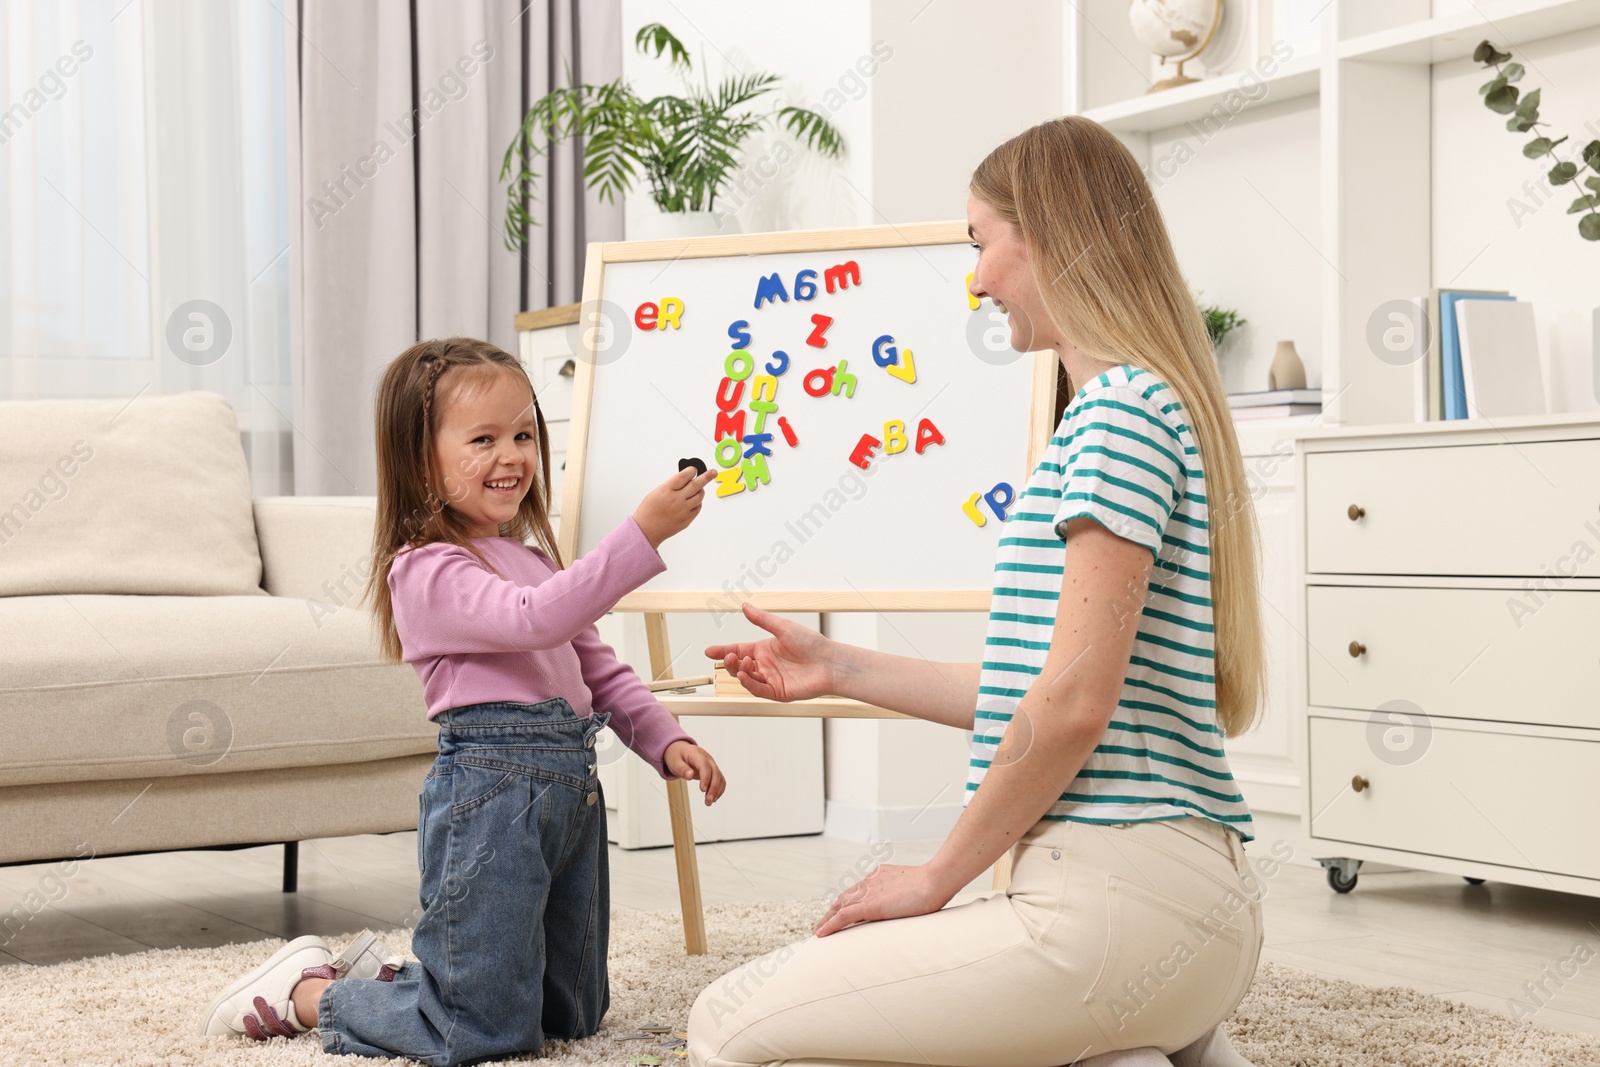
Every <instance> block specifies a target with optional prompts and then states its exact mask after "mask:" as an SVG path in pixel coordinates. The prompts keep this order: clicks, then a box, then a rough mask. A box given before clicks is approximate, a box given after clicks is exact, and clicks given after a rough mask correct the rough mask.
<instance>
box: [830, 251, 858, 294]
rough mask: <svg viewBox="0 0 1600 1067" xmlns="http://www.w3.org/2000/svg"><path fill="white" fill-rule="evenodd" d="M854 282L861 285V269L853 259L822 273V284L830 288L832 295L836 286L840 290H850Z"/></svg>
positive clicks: (837, 264)
mask: <svg viewBox="0 0 1600 1067" xmlns="http://www.w3.org/2000/svg"><path fill="white" fill-rule="evenodd" d="M852 282H854V283H855V284H856V285H860V284H861V268H860V266H858V265H857V264H856V261H855V260H853V259H851V260H846V261H845V262H843V263H836V264H834V265H833V266H831V267H829V268H828V269H827V270H825V271H823V272H822V284H824V285H826V286H827V287H828V292H830V293H831V292H833V287H834V286H835V285H838V287H839V288H840V289H848V288H850V285H851V283H852Z"/></svg>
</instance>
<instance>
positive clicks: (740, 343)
mask: <svg viewBox="0 0 1600 1067" xmlns="http://www.w3.org/2000/svg"><path fill="white" fill-rule="evenodd" d="M749 325H750V324H749V323H748V322H746V321H745V320H744V319H740V320H739V321H738V322H736V323H734V324H733V325H732V326H729V327H728V338H729V339H730V340H731V341H733V347H734V348H749V347H750V330H749V329H748V327H749Z"/></svg>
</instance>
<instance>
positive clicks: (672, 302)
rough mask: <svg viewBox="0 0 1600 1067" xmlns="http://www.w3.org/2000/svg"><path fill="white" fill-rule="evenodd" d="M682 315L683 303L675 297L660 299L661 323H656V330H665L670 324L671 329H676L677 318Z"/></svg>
mask: <svg viewBox="0 0 1600 1067" xmlns="http://www.w3.org/2000/svg"><path fill="white" fill-rule="evenodd" d="M682 314H683V301H682V300H679V299H678V298H677V297H675V296H664V297H662V298H661V321H660V322H658V323H656V329H658V330H665V329H666V328H667V325H668V324H669V323H670V324H671V326H672V328H673V329H674V330H676V329H677V328H678V318H679V316H681V315H682Z"/></svg>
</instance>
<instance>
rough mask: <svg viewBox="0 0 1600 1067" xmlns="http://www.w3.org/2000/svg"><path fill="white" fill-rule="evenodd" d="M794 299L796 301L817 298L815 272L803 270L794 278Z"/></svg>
mask: <svg viewBox="0 0 1600 1067" xmlns="http://www.w3.org/2000/svg"><path fill="white" fill-rule="evenodd" d="M794 298H795V299H796V300H815V299H816V298H817V272H816V271H814V270H803V271H801V272H800V273H799V274H796V275H795V276H794Z"/></svg>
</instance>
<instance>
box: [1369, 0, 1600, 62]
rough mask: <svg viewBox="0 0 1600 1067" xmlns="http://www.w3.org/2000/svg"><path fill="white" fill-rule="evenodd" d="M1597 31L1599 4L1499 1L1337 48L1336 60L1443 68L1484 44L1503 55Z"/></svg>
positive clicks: (1584, 0)
mask: <svg viewBox="0 0 1600 1067" xmlns="http://www.w3.org/2000/svg"><path fill="white" fill-rule="evenodd" d="M1596 26H1600V0H1500V2H1499V3H1485V4H1483V5H1481V6H1479V7H1476V8H1475V9H1474V10H1472V11H1461V12H1457V13H1456V14H1453V15H1444V16H1441V17H1439V18H1432V19H1423V20H1421V21H1419V22H1412V23H1407V24H1406V25H1404V26H1396V27H1395V28H1393V29H1389V30H1380V31H1379V32H1377V33H1368V34H1364V35H1362V36H1360V37H1353V38H1351V39H1350V40H1348V41H1342V42H1340V44H1339V48H1338V56H1339V58H1340V59H1362V60H1369V61H1376V62H1382V63H1430V64H1431V63H1443V62H1446V61H1447V60H1451V59H1460V58H1462V57H1463V56H1470V55H1472V52H1473V49H1475V48H1477V47H1478V42H1479V41H1482V40H1484V39H1485V38H1487V39H1488V40H1489V41H1490V42H1491V43H1492V44H1494V46H1495V47H1496V48H1500V49H1502V50H1503V49H1506V48H1509V47H1514V46H1516V45H1521V44H1526V43H1528V42H1529V41H1538V40H1541V39H1543V38H1546V37H1555V36H1557V35H1559V34H1565V33H1572V32H1574V31H1577V30H1586V29H1592V28H1594V27H1596Z"/></svg>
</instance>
